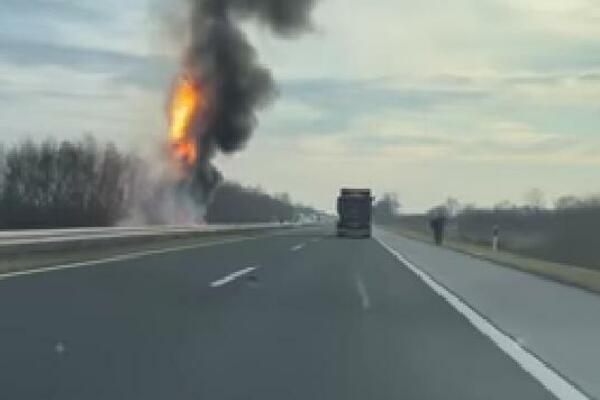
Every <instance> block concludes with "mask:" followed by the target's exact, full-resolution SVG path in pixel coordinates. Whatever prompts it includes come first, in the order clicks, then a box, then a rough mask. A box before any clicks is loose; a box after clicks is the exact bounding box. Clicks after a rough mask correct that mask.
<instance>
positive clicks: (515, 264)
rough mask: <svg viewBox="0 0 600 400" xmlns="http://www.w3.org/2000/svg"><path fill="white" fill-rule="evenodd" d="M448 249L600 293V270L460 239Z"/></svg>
mask: <svg viewBox="0 0 600 400" xmlns="http://www.w3.org/2000/svg"><path fill="white" fill-rule="evenodd" d="M383 228H384V229H386V230H388V231H391V232H394V233H397V234H399V235H401V236H404V237H407V238H410V239H415V240H419V241H422V242H426V243H431V244H433V238H432V235H430V234H427V233H425V232H424V231H421V230H417V229H407V228H405V227H402V226H398V225H396V224H393V225H384V226H383ZM444 247H446V248H450V249H452V250H456V251H458V252H461V253H464V254H468V255H470V256H474V257H477V258H481V259H484V260H488V261H492V262H494V263H496V264H500V265H504V266H507V267H510V268H514V269H518V270H520V271H524V272H528V273H531V274H535V275H538V276H541V277H544V278H546V279H551V280H553V281H557V282H560V283H564V284H568V285H572V286H576V287H579V288H581V289H585V290H588V291H591V292H594V293H598V294H600V272H599V271H595V270H592V269H588V268H582V267H576V266H571V265H567V264H560V263H555V262H550V261H544V260H539V259H535V258H530V257H525V256H522V255H517V254H513V253H509V252H507V251H499V252H493V251H492V249H491V248H489V247H487V246H482V245H478V244H473V243H468V242H466V241H462V240H457V239H447V240H446V241H445V243H444Z"/></svg>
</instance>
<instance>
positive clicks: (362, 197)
mask: <svg viewBox="0 0 600 400" xmlns="http://www.w3.org/2000/svg"><path fill="white" fill-rule="evenodd" d="M372 203H373V197H371V190H370V189H348V188H345V189H342V190H341V191H340V196H339V197H338V201H337V211H338V223H337V235H338V236H340V237H344V236H349V237H371V215H372Z"/></svg>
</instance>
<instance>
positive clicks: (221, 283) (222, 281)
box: [210, 267, 256, 288]
mask: <svg viewBox="0 0 600 400" xmlns="http://www.w3.org/2000/svg"><path fill="white" fill-rule="evenodd" d="M252 271H256V267H250V268H244V269H242V270H239V271H236V272H234V273H232V274H229V275H227V276H224V277H223V278H221V279H219V280H216V281H214V282H212V283H211V284H210V287H212V288H218V287H221V286H225V285H227V284H228V283H231V282H233V281H234V280H236V279H237V278H239V277H242V276H244V275H247V274H249V273H250V272H252Z"/></svg>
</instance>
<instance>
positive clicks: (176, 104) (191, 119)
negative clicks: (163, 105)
mask: <svg viewBox="0 0 600 400" xmlns="http://www.w3.org/2000/svg"><path fill="white" fill-rule="evenodd" d="M205 105H206V98H205V96H204V93H203V91H202V88H201V87H200V85H199V84H198V83H196V82H194V81H193V80H192V79H191V78H189V77H186V76H181V77H179V79H178V80H177V82H176V84H175V86H174V88H173V94H172V97H171V103H170V106H169V145H170V148H171V156H172V157H173V159H175V160H176V161H177V162H179V163H182V164H183V166H184V167H191V166H193V165H194V164H195V163H196V161H197V160H198V141H197V138H196V136H195V135H194V132H193V131H192V129H193V125H194V123H195V122H196V120H197V118H199V117H200V114H201V112H202V111H203V109H204V107H205Z"/></svg>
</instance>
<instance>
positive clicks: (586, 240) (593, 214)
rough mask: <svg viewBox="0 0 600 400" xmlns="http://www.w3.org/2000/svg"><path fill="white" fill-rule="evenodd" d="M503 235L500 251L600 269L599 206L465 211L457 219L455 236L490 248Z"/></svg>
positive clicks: (582, 201) (592, 203)
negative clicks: (495, 237) (494, 231)
mask: <svg viewBox="0 0 600 400" xmlns="http://www.w3.org/2000/svg"><path fill="white" fill-rule="evenodd" d="M494 226H497V227H498V229H499V231H500V247H501V249H505V250H508V251H511V252H514V253H519V254H523V255H527V256H531V257H535V258H540V259H544V260H548V261H554V262H560V263H565V264H571V265H579V266H584V267H591V268H598V269H600V248H599V247H598V243H600V242H599V241H598V237H599V229H600V202H597V201H596V200H593V201H589V200H588V199H578V201H577V202H574V203H571V204H570V205H569V206H568V207H560V208H554V209H536V208H531V207H522V208H510V209H493V210H485V209H474V208H471V209H465V210H463V211H462V212H460V213H459V214H458V215H457V217H456V235H457V236H458V237H459V238H461V239H465V240H468V241H471V242H477V243H481V244H489V243H490V242H491V237H492V229H493V227H494Z"/></svg>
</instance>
